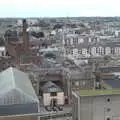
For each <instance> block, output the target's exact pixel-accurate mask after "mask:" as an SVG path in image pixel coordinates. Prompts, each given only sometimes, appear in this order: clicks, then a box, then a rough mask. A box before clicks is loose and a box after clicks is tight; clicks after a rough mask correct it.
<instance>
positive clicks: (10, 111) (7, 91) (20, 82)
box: [0, 67, 40, 120]
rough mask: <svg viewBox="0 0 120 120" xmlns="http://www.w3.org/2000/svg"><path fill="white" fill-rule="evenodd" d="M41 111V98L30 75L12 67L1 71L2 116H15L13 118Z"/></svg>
mask: <svg viewBox="0 0 120 120" xmlns="http://www.w3.org/2000/svg"><path fill="white" fill-rule="evenodd" d="M39 112H40V110H39V100H38V98H37V96H36V94H35V91H34V89H33V87H32V84H31V82H30V80H29V78H28V76H27V75H26V74H25V73H23V72H21V71H19V70H17V69H15V68H12V67H10V68H8V69H7V70H5V71H3V72H2V73H0V117H1V116H13V118H11V119H14V116H16V115H17V116H23V115H28V114H37V113H39ZM28 116H29V115H28ZM18 119H20V118H18ZM28 119H29V120H30V118H28ZM34 119H35V118H34ZM36 119H37V117H36Z"/></svg>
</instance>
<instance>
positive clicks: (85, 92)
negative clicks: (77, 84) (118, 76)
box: [80, 90, 120, 96]
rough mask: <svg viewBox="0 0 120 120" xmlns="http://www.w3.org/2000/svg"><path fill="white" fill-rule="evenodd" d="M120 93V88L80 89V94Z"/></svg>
mask: <svg viewBox="0 0 120 120" xmlns="http://www.w3.org/2000/svg"><path fill="white" fill-rule="evenodd" d="M118 94H119V95H120V90H80V96H99V95H118Z"/></svg>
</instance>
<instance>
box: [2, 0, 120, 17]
mask: <svg viewBox="0 0 120 120" xmlns="http://www.w3.org/2000/svg"><path fill="white" fill-rule="evenodd" d="M66 16H69V17H79V16H120V0H0V17H66Z"/></svg>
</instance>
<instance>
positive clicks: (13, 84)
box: [10, 67, 16, 88]
mask: <svg viewBox="0 0 120 120" xmlns="http://www.w3.org/2000/svg"><path fill="white" fill-rule="evenodd" d="M13 69H14V68H12V67H10V70H11V72H12V76H11V77H12V87H13V88H15V87H16V83H15V80H14V79H15V75H14V74H15V73H14V70H13Z"/></svg>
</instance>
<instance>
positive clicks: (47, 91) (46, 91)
mask: <svg viewBox="0 0 120 120" xmlns="http://www.w3.org/2000/svg"><path fill="white" fill-rule="evenodd" d="M42 92H43V104H44V106H50V105H51V104H52V105H53V106H54V105H64V92H63V91H62V89H61V88H60V87H59V86H57V85H56V84H54V83H52V82H47V83H45V85H44V86H43V87H42Z"/></svg>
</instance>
